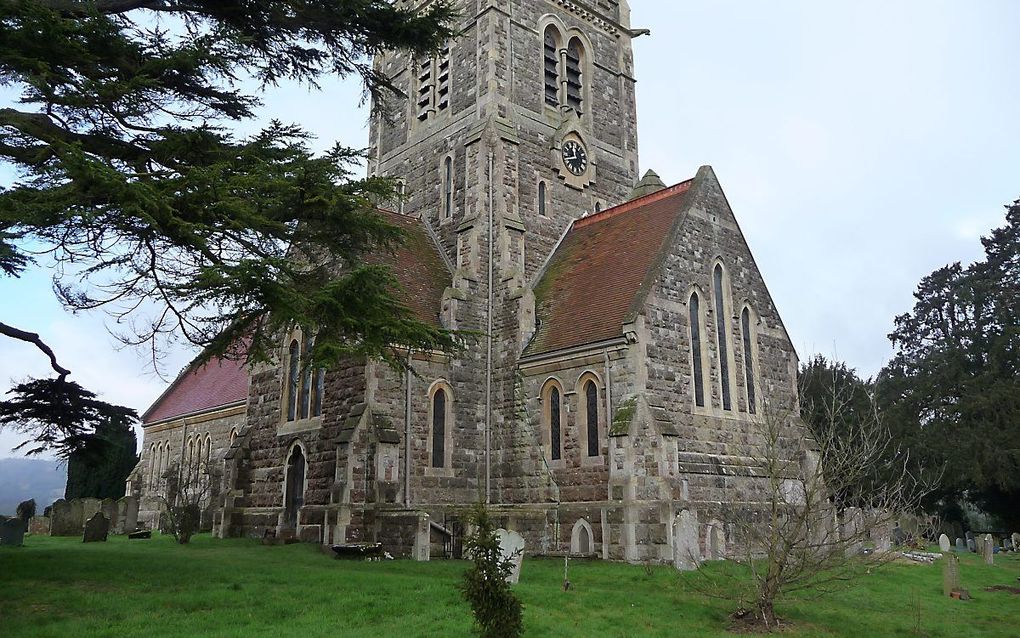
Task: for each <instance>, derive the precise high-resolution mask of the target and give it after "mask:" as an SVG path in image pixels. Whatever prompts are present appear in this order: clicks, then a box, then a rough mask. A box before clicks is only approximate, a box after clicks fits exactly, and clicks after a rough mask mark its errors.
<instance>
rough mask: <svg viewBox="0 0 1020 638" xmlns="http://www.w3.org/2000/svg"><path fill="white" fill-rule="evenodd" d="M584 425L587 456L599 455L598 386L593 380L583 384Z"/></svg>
mask: <svg viewBox="0 0 1020 638" xmlns="http://www.w3.org/2000/svg"><path fill="white" fill-rule="evenodd" d="M584 401H585V406H584V407H585V409H584V416H585V422H586V423H585V425H586V426H587V427H586V428H585V429H586V434H587V438H588V456H598V455H599V387H598V386H597V385H595V382H594V381H588V382H587V383H585V384H584Z"/></svg>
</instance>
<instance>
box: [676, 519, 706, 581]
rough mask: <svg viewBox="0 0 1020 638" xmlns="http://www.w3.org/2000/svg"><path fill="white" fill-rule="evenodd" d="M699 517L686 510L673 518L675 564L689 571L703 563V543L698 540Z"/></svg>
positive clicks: (678, 567) (681, 569)
mask: <svg viewBox="0 0 1020 638" xmlns="http://www.w3.org/2000/svg"><path fill="white" fill-rule="evenodd" d="M698 541H699V539H698V517H697V515H695V514H694V512H692V511H691V510H684V511H682V512H680V513H679V514H677V515H676V518H675V519H673V566H674V567H676V568H677V569H679V570H680V571H684V572H689V571H692V570H695V569H697V568H698V564H699V563H701V545H700V543H699V542H698Z"/></svg>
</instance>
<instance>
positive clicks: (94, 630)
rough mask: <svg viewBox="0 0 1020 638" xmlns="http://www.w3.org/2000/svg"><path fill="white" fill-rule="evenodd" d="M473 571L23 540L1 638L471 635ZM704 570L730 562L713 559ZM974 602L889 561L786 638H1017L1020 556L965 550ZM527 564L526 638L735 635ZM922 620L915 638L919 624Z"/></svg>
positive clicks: (635, 578)
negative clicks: (982, 555)
mask: <svg viewBox="0 0 1020 638" xmlns="http://www.w3.org/2000/svg"><path fill="white" fill-rule="evenodd" d="M465 566H466V564H465V563H460V562H446V561H435V562H432V563H413V562H407V561H394V562H382V563H362V562H340V561H334V560H330V559H328V558H327V557H325V556H323V555H322V554H321V553H320V552H319V550H318V548H317V547H313V546H308V545H292V546H288V547H263V546H262V545H259V544H257V543H254V542H251V541H247V540H230V541H217V540H213V539H211V538H208V537H205V536H200V537H198V538H196V539H195V541H194V542H193V543H192V544H191V545H188V546H184V547H180V546H177V545H175V544H173V542H172V541H171V540H170V539H168V538H154V539H153V540H151V541H128V540H126V539H125V538H123V537H115V538H111V540H110V541H109V542H108V543H93V544H89V545H84V544H82V543H81V542H80V541H77V540H75V539H61V538H48V537H38V536H36V537H29V538H28V539H27V541H26V545H25V547H22V548H0V636H2V637H3V638H13V637H15V636H117V637H125V636H244V637H246V638H249V637H253V636H305V637H307V636H326V635H329V636H344V637H346V636H385V637H387V638H403V637H405V636H466V635H469V634H470V629H471V619H470V611H469V609H468V607H467V605H466V603H464V602H463V601H462V600H461V598H460V594H459V592H458V591H457V590H456V588H455V585H456V583H458V582H459V578H460V574H461V572H462V571H463V570H464V569H465ZM710 569H712V570H720V569H727V566H725V565H720V564H715V565H713V566H711V567H710ZM961 571H962V578H963V585H964V587H966V588H968V589H969V590H970V591H971V593H972V594H973V596H974V600H972V601H970V602H965V603H964V602H959V601H952V600H949V599H946V598H943V597H942V595H941V594H942V584H941V583H942V576H941V567H940V566H939V565H938V564H936V565H915V564H909V565H894V566H891V567H889V568H887V569H885V570H883V571H881V572H879V573H876V574H873V575H870V576H867V577H865V578H863V579H862V580H860V581H858V582H857V583H855V584H854V585H853V586H852V587H849V588H847V589H845V590H843V591H840V592H838V593H836V594H833V595H831V596H828V597H825V598H822V599H820V600H801V601H797V600H788V601H784V602H783V603H782V604H781V605H780V607H779V612H780V614H781V615H782V616H783V617H784V618H785V619H787V620H789V621H791V622H792V623H793V625H794V628H793V629H792V630H790V631H788V632H786V633H784V634H783V635H784V636H795V637H800V636H854V637H860V636H867V637H871V636H918V635H921V636H932V637H941V636H945V637H946V638H950V637H952V638H965V637H968V636H1004V637H1005V636H1010V637H1015V636H1020V596H1015V595H1013V594H1009V593H1000V592H996V593H987V592H985V591H984V589H985V587H989V586H992V585H1010V586H1020V583H1018V582H1017V576H1020V557H1017V556H1003V555H999V556H997V557H996V565H995V567H986V566H984V565H982V564H980V561H979V560H978V558H977V557H976V556H972V555H968V556H964V557H963V565H962V569H961ZM562 578H563V563H562V562H561V561H551V560H550V561H546V560H533V559H528V560H526V561H525V564H524V572H523V576H522V581H521V584H520V585H519V586H518V587H517V592H518V593H519V594H520V596H521V598H522V600H523V602H524V606H525V611H524V614H525V623H526V629H527V631H526V635H528V636H557V637H560V636H565V637H566V636H587V637H592V636H684V637H688V636H691V637H696V636H728V635H731V634H728V633H727V632H726V626H727V614H728V613H729V612H730V611H732V608H733V604H732V603H728V602H726V601H721V600H715V599H707V598H705V597H703V596H702V595H700V594H698V593H697V592H696V591H695V590H694V589H693V588H691V587H690V583H691V580H692V579H696V578H698V576H697V575H692V574H685V575H680V574H678V573H677V572H675V571H673V570H672V569H671V568H668V567H658V568H655V569H652V570H650V572H649V571H646V569H645V568H643V567H634V566H628V565H620V564H611V563H602V562H591V563H586V562H573V563H571V568H570V580H571V581H572V582H573V584H574V589H573V590H572V591H570V592H563V591H561V582H562ZM918 611H919V612H920V629H921V631H920V633H918V632H917V631H916V619H917V615H918Z"/></svg>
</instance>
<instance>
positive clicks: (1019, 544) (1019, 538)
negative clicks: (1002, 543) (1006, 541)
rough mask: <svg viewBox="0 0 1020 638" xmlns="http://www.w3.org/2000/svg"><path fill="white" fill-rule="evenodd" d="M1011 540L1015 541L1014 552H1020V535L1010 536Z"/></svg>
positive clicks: (1014, 533)
mask: <svg viewBox="0 0 1020 638" xmlns="http://www.w3.org/2000/svg"><path fill="white" fill-rule="evenodd" d="M1010 538H1011V539H1013V551H1014V552H1020V534H1017V533H1016V532H1013V535H1012V536H1010Z"/></svg>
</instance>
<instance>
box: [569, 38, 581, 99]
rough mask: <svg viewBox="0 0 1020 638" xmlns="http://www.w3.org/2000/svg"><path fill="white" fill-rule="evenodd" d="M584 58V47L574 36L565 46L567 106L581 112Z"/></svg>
mask: <svg viewBox="0 0 1020 638" xmlns="http://www.w3.org/2000/svg"><path fill="white" fill-rule="evenodd" d="M583 60H584V49H583V48H582V46H581V41H580V40H578V39H577V38H574V39H572V40H571V41H570V45H569V46H567V57H566V67H567V68H566V74H565V75H566V78H565V80H566V85H567V90H566V94H567V106H569V107H570V108H572V109H574V110H575V111H577V112H578V113H581V107H582V105H583V102H584V98H583V81H584V78H583V73H582V61H583Z"/></svg>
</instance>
